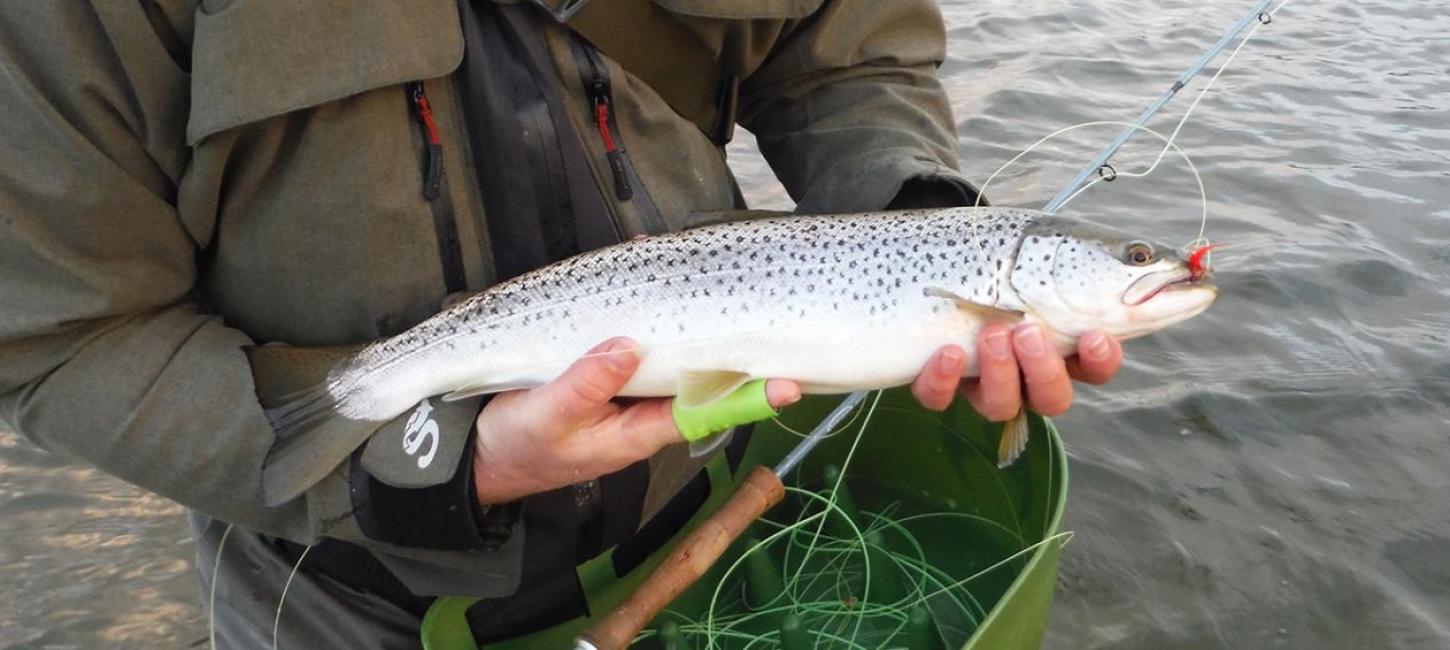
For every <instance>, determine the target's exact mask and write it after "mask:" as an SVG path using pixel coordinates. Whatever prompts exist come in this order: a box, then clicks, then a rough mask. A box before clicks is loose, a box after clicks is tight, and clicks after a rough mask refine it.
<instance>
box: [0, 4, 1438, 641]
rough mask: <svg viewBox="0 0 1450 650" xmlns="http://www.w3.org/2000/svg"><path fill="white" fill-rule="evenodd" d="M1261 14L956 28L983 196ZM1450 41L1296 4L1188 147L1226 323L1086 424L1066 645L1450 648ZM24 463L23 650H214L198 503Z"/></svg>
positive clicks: (1219, 317) (1387, 15)
mask: <svg viewBox="0 0 1450 650" xmlns="http://www.w3.org/2000/svg"><path fill="white" fill-rule="evenodd" d="M1247 4H1248V3H1246V2H1234V3H1212V4H1211V5H1210V4H1209V3H1194V2H1155V3H1153V5H1152V6H1151V7H1146V6H1143V3H1137V2H1128V1H1127V0H1100V1H1098V2H1093V3H1085V2H1073V1H1070V0H1051V1H1048V0H1042V1H1035V2H1008V1H1006V0H993V1H967V0H952V1H949V2H947V3H946V7H945V12H946V15H947V20H948V26H949V29H950V36H951V45H950V61H949V62H948V63H947V65H946V66H945V68H944V70H943V73H944V76H945V79H946V83H947V86H948V89H949V91H950V93H951V96H952V99H953V105H954V107H955V109H956V114H957V116H958V120H959V123H958V127H959V128H960V130H961V134H962V136H961V137H962V140H961V149H962V152H963V156H964V162H965V165H966V168H967V170H968V172H969V174H970V175H971V176H973V177H975V178H979V179H980V178H985V177H986V176H987V174H989V173H991V171H992V170H993V169H995V168H996V167H997V166H998V165H999V164H1001V163H1002V162H1003V161H1005V160H1006V159H1008V158H1010V157H1011V156H1012V155H1013V154H1015V153H1016V152H1017V151H1019V150H1020V149H1021V148H1023V147H1025V146H1027V145H1028V144H1030V143H1031V142H1032V141H1034V140H1036V139H1037V138H1038V137H1040V136H1042V135H1045V134H1046V133H1048V132H1051V131H1053V130H1056V129H1058V128H1061V127H1063V126H1067V125H1070V124H1073V123H1077V122H1083V121H1090V120H1106V119H1131V118H1132V117H1133V116H1135V115H1136V114H1137V113H1138V111H1139V110H1140V108H1141V107H1142V106H1144V105H1146V104H1147V102H1148V101H1150V100H1151V99H1152V98H1153V97H1155V96H1156V95H1157V94H1158V93H1159V92H1161V91H1162V90H1163V88H1164V87H1165V86H1166V85H1167V84H1169V83H1171V80H1172V78H1173V77H1174V76H1176V75H1177V74H1178V73H1179V72H1180V71H1181V70H1182V69H1183V68H1184V67H1186V66H1187V65H1188V64H1189V63H1190V62H1191V61H1192V60H1193V59H1194V58H1195V57H1196V56H1197V55H1198V53H1199V52H1200V51H1201V50H1202V49H1203V48H1204V47H1206V46H1207V45H1208V44H1209V43H1211V42H1212V41H1213V40H1214V39H1215V38H1217V36H1218V34H1219V32H1220V31H1221V30H1222V29H1223V28H1224V27H1226V26H1227V25H1228V24H1229V23H1231V22H1232V21H1233V19H1234V18H1235V17H1236V14H1237V12H1238V11H1240V9H1239V7H1240V6H1242V5H1247ZM1225 5H1230V6H1225ZM1447 35H1450V3H1447V2H1444V1H1440V0H1436V1H1426V0H1412V1H1397V2H1390V1H1389V0H1374V1H1369V2H1350V1H1348V0H1331V1H1326V2H1310V1H1308V0H1298V1H1297V2H1296V3H1295V4H1290V5H1289V6H1288V7H1287V8H1285V9H1284V10H1283V12H1282V13H1281V14H1279V16H1278V18H1277V19H1276V20H1275V21H1274V23H1273V24H1272V25H1270V26H1269V27H1266V28H1264V29H1263V30H1261V31H1260V36H1259V37H1258V39H1257V40H1256V42H1255V43H1254V44H1252V45H1250V46H1249V48H1247V49H1246V50H1245V51H1244V53H1243V54H1242V55H1241V56H1240V58H1239V60H1238V62H1237V63H1236V66H1235V68H1234V69H1233V70H1231V71H1229V72H1228V73H1226V74H1225V75H1224V77H1223V79H1222V80H1221V81H1220V85H1219V87H1218V88H1217V89H1216V90H1215V92H1214V93H1213V94H1211V95H1210V96H1209V97H1208V98H1207V99H1206V100H1205V101H1204V103H1203V105H1202V106H1201V107H1200V108H1199V111H1198V112H1197V113H1196V114H1195V116H1194V118H1193V119H1192V121H1191V122H1190V124H1189V126H1188V128H1186V129H1185V130H1184V132H1183V135H1182V137H1181V139H1180V143H1181V144H1183V145H1184V147H1185V148H1186V149H1187V150H1188V151H1189V153H1190V155H1192V156H1193V157H1194V160H1195V162H1196V163H1197V164H1198V165H1199V168H1200V170H1201V172H1202V173H1203V175H1204V180H1205V182H1206V183H1207V185H1208V193H1209V199H1210V211H1211V212H1210V222H1209V231H1208V232H1209V236H1210V237H1212V238H1213V239H1214V240H1215V241H1217V242H1220V243H1222V244H1224V245H1225V248H1224V249H1223V250H1222V252H1221V253H1219V254H1217V255H1216V257H1217V259H1216V265H1217V267H1218V271H1219V273H1218V278H1219V284H1221V285H1222V286H1223V287H1224V294H1223V298H1221V299H1220V301H1219V303H1218V304H1217V305H1215V306H1214V308H1213V309H1212V310H1210V311H1209V312H1208V313H1207V314H1205V315H1203V316H1200V317H1199V318H1197V319H1195V320H1194V321H1192V322H1190V323H1188V324H1186V325H1183V326H1180V327H1178V328H1176V329H1173V330H1171V331H1168V332H1163V333H1160V334H1156V335H1154V336H1152V337H1150V338H1148V339H1144V340H1142V341H1135V342H1133V343H1132V344H1130V345H1129V355H1128V365H1127V367H1126V369H1125V370H1124V372H1123V373H1122V375H1121V376H1120V378H1119V379H1118V380H1117V381H1116V382H1114V383H1113V385H1112V386H1111V387H1110V388H1108V389H1103V390H1091V391H1084V394H1082V395H1081V397H1080V400H1079V403H1078V405H1077V406H1076V407H1075V408H1074V409H1073V411H1072V413H1070V414H1069V415H1068V416H1066V417H1064V418H1062V419H1061V420H1060V422H1059V424H1060V425H1061V427H1062V428H1063V430H1064V431H1065V434H1066V437H1067V441H1068V445H1069V450H1070V453H1071V458H1072V476H1073V482H1072V493H1071V502H1070V504H1069V515H1068V522H1067V525H1068V527H1069V528H1071V529H1073V530H1076V531H1077V537H1076V538H1075V539H1074V541H1073V542H1072V544H1071V545H1070V546H1069V547H1068V550H1067V553H1066V555H1065V558H1064V564H1063V570H1062V580H1061V588H1060V590H1059V595H1058V600H1057V604H1056V606H1055V609H1054V613H1053V619H1052V624H1051V628H1050V630H1049V634H1048V641H1047V647H1048V648H1052V649H1058V648H1127V649H1133V650H1136V649H1144V650H1146V649H1149V648H1271V647H1286V648H1356V649H1358V648H1445V647H1450V498H1447V495H1450V346H1447V345H1446V337H1447V336H1450V327H1447V326H1450V288H1447V287H1450V208H1447V207H1446V205H1445V202H1446V200H1447V199H1450V36H1447ZM1186 105H1187V101H1186V100H1185V99H1180V100H1179V101H1178V102H1176V103H1175V104H1174V105H1173V106H1172V107H1171V108H1170V110H1169V111H1168V112H1167V113H1166V114H1165V116H1164V117H1162V118H1161V119H1160V121H1158V122H1155V124H1156V125H1165V124H1166V125H1169V126H1168V128H1171V123H1172V119H1173V118H1174V117H1176V116H1177V115H1178V114H1179V113H1180V111H1182V110H1183V109H1184V108H1185V107H1186ZM1112 135H1113V133H1112V132H1111V131H1110V130H1097V131H1092V130H1084V131H1079V132H1077V133H1074V134H1072V135H1071V136H1069V137H1067V138H1064V139H1062V140H1060V141H1057V142H1054V143H1052V144H1050V145H1049V146H1046V147H1045V148H1044V149H1043V150H1042V155H1040V156H1034V157H1031V158H1029V159H1027V160H1026V161H1024V162H1025V164H1024V165H1022V166H1020V167H1018V168H1016V169H1014V170H1011V171H1010V172H1009V173H1007V174H1005V175H1004V176H1003V177H1002V178H1000V179H999V181H998V183H997V184H996V185H995V186H994V187H993V189H992V191H991V192H990V195H991V197H992V198H993V200H994V201H996V202H997V203H999V204H1004V205H1023V206H1040V205H1041V204H1042V203H1043V202H1045V201H1046V200H1047V199H1048V198H1050V197H1051V195H1052V194H1053V193H1055V192H1056V190H1057V188H1058V186H1060V185H1061V184H1062V183H1063V182H1065V181H1066V180H1067V179H1068V178H1069V177H1070V176H1071V175H1072V173H1073V172H1075V171H1076V168H1077V166H1078V165H1081V164H1083V162H1084V161H1086V160H1087V159H1088V158H1090V157H1091V155H1092V154H1093V153H1094V152H1095V151H1096V149H1097V148H1098V147H1099V146H1101V145H1102V144H1103V143H1104V142H1106V141H1107V140H1108V139H1109V138H1111V136H1112ZM1146 142H1147V141H1146V140H1144V141H1143V144H1140V145H1138V146H1136V147H1133V146H1131V145H1130V148H1128V149H1127V150H1125V151H1124V152H1123V153H1122V154H1121V155H1120V156H1119V157H1118V159H1117V163H1118V166H1119V167H1120V168H1124V169H1132V168H1136V167H1139V166H1142V165H1143V164H1144V163H1145V162H1146V160H1147V159H1150V158H1151V155H1152V154H1156V150H1154V149H1152V147H1150V146H1148V145H1147V144H1146ZM732 153H733V154H735V155H736V167H737V169H738V170H739V171H740V173H741V177H742V181H743V184H744V185H745V187H746V189H747V194H748V195H749V196H751V197H752V198H753V200H754V203H756V204H757V205H758V206H762V207H770V206H774V207H788V206H789V199H788V198H786V197H785V196H784V193H783V192H782V191H781V190H780V189H779V188H778V187H777V186H775V185H774V184H773V183H772V182H770V181H769V179H768V175H767V174H768V172H767V170H766V168H765V166H764V164H763V163H761V162H760V161H759V160H758V159H757V158H755V157H753V155H752V154H751V152H750V151H749V143H748V139H744V140H742V142H741V143H740V144H738V145H736V146H735V147H733V150H732ZM1195 192H1196V189H1195V187H1194V186H1193V184H1192V180H1191V178H1190V177H1189V176H1188V175H1187V174H1186V173H1184V169H1183V167H1182V165H1179V164H1165V166H1164V167H1163V168H1162V169H1161V170H1160V172H1159V173H1158V174H1156V175H1155V176H1154V177H1153V178H1152V179H1151V180H1146V181H1133V180H1128V179H1124V180H1121V181H1119V182H1115V183H1113V184H1112V185H1103V186H1099V187H1098V188H1096V189H1094V190H1093V191H1092V192H1090V193H1089V194H1087V195H1084V196H1083V197H1082V198H1080V199H1079V200H1078V201H1077V202H1075V203H1074V204H1073V205H1072V206H1071V207H1070V208H1069V209H1068V210H1067V211H1066V213H1065V214H1069V215H1095V218H1098V219H1100V220H1102V221H1104V222H1107V223H1110V224H1112V225H1115V226H1117V227H1119V228H1125V229H1129V230H1133V231H1137V232H1141V233H1143V234H1144V235H1145V236H1146V237H1150V238H1152V239H1158V240H1166V241H1173V242H1181V241H1187V240H1188V239H1189V238H1191V237H1192V236H1193V235H1194V234H1195V232H1196V230H1197V214H1198V212H1197V211H1198V207H1197V204H1196V198H1195ZM0 468H3V470H0V522H3V524H0V525H3V527H0V585H3V587H0V589H3V591H0V646H5V647H9V646H27V645H36V646H55V647H64V646H80V645H86V646H97V645H101V646H107V647H176V646H181V645H187V644H191V643H195V642H199V641H201V640H202V639H203V638H204V636H205V628H204V625H203V624H202V621H201V620H200V618H199V615H198V613H197V608H196V606H195V604H194V603H195V596H194V589H193V586H192V582H191V576H190V573H189V568H188V567H187V562H188V561H189V559H190V557H191V546H190V542H189V541H188V539H187V533H186V531H185V529H184V526H183V524H182V521H181V517H180V510H179V509H178V508H176V507H175V506H172V505H170V504H168V503H167V502H166V501H164V500H162V499H159V498H156V497H152V496H147V495H145V494H143V493H141V492H139V491H137V490H135V489H133V488H129V487H127V486H125V485H122V484H120V483H118V482H116V481H114V480H112V479H108V478H106V477H104V476H101V475H99V474H98V473H96V472H94V471H90V470H86V469H78V468H76V467H73V466H70V465H68V464H66V463H65V462H64V461H61V460H58V459H56V458H54V457H51V456H49V455H47V454H45V453H43V452H40V451H37V450H35V449H34V448H33V447H31V446H29V445H28V444H27V443H25V442H23V441H20V440H17V439H16V438H15V436H13V435H11V434H8V433H0Z"/></svg>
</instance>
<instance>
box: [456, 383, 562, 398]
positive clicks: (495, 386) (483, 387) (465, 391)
mask: <svg viewBox="0 0 1450 650" xmlns="http://www.w3.org/2000/svg"><path fill="white" fill-rule="evenodd" d="M538 387H539V383H538V382H535V381H497V382H493V383H482V384H472V385H469V386H460V387H459V388H458V389H457V390H454V391H453V392H451V393H448V394H447V395H444V396H443V398H442V399H443V401H445V402H456V401H458V400H461V399H468V398H470V397H478V396H479V395H491V394H493V393H502V392H505V391H511V390H524V389H526V388H538Z"/></svg>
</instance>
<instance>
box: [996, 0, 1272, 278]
mask: <svg viewBox="0 0 1450 650" xmlns="http://www.w3.org/2000/svg"><path fill="white" fill-rule="evenodd" d="M1289 2H1290V0H1283V2H1280V3H1279V4H1278V5H1276V6H1274V7H1273V8H1271V9H1268V10H1265V11H1263V12H1261V13H1259V14H1258V17H1257V19H1256V23H1257V24H1255V25H1254V26H1253V27H1252V28H1250V29H1249V31H1248V33H1247V34H1245V35H1244V37H1243V38H1242V39H1240V40H1239V43H1238V45H1237V46H1235V47H1234V48H1233V50H1232V51H1231V52H1230V53H1229V55H1228V58H1226V59H1224V62H1223V63H1222V64H1221V65H1219V67H1218V70H1217V71H1215V72H1214V74H1213V76H1212V77H1210V78H1209V80H1208V81H1207V82H1206V83H1205V84H1204V85H1203V88H1201V89H1199V91H1198V93H1197V95H1196V96H1195V97H1194V98H1193V101H1192V102H1191V103H1190V104H1189V106H1188V108H1187V110H1185V111H1184V113H1183V116H1182V117H1181V118H1179V120H1178V122H1177V124H1176V125H1175V126H1174V128H1173V132H1172V133H1171V134H1170V135H1168V136H1166V137H1165V136H1164V135H1162V134H1161V133H1159V132H1157V131H1155V130H1153V129H1151V128H1148V127H1147V126H1144V125H1141V124H1133V123H1126V122H1118V121H1094V122H1084V123H1081V124H1075V125H1072V126H1069V127H1065V128H1062V129H1058V130H1057V131H1054V132H1052V133H1049V134H1047V135H1046V136H1043V137H1042V138H1041V139H1039V140H1038V141H1036V142H1034V143H1032V145H1031V146H1029V147H1027V148H1026V149H1023V150H1022V151H1021V152H1019V153H1018V154H1017V155H1015V156H1013V157H1012V158H1011V159H1009V160H1008V161H1007V162H1005V163H1003V164H1002V166H1000V167H998V168H997V170H996V171H994V172H992V174H991V175H990V176H988V177H987V180H986V182H984V183H983V184H982V189H981V191H980V192H979V193H978V194H977V199H976V202H975V203H974V205H973V207H980V205H981V200H982V196H983V195H985V194H986V189H987V186H989V185H991V183H992V181H993V180H995V179H996V178H997V176H998V175H999V174H1001V173H1002V172H1003V171H1004V170H1006V169H1007V168H1009V167H1011V166H1012V165H1014V164H1016V163H1017V162H1018V161H1019V160H1021V159H1022V158H1023V157H1024V156H1026V155H1027V154H1028V153H1030V152H1032V151H1033V150H1035V149H1036V148H1037V147H1039V146H1041V145H1042V144H1043V143H1045V142H1047V141H1049V140H1052V139H1054V138H1057V137H1059V136H1061V135H1064V134H1066V133H1068V132H1070V131H1074V130H1077V129H1079V128H1085V127H1090V126H1103V125H1117V126H1125V127H1128V128H1130V129H1134V130H1138V131H1143V132H1147V133H1150V134H1152V135H1153V136H1155V137H1157V138H1158V139H1159V140H1161V141H1163V148H1162V149H1160V150H1159V151H1158V155H1157V156H1156V157H1154V159H1153V162H1152V163H1151V164H1149V165H1148V167H1147V168H1145V169H1143V170H1142V171H1139V172H1128V171H1118V170H1117V169H1116V168H1115V167H1113V166H1112V165H1111V164H1109V163H1108V162H1106V161H1105V162H1104V163H1103V165H1102V166H1100V167H1099V168H1098V177H1097V178H1095V179H1093V180H1091V181H1089V182H1088V183H1087V184H1085V185H1083V186H1082V187H1079V188H1077V189H1075V190H1073V191H1072V193H1071V194H1069V195H1068V196H1067V197H1066V198H1065V199H1063V200H1062V201H1061V202H1059V203H1057V205H1056V208H1055V209H1061V208H1062V207H1065V206H1066V205H1067V204H1068V203H1070V202H1071V201H1072V200H1073V199H1075V198H1077V197H1078V196H1079V195H1081V194H1082V193H1083V192H1085V191H1087V190H1088V188H1091V187H1093V186H1094V185H1097V184H1098V183H1102V182H1111V181H1113V180H1115V179H1117V178H1118V177H1120V176H1126V177H1129V178H1143V177H1146V176H1148V175H1149V174H1152V173H1153V172H1154V171H1155V170H1156V169H1157V168H1158V165H1159V164H1161V163H1162V162H1163V159H1164V157H1165V156H1166V155H1167V154H1168V151H1169V150H1170V149H1172V150H1173V151H1175V152H1176V153H1178V155H1179V156H1180V157H1182V158H1183V160H1184V162H1185V163H1186V164H1187V165H1188V167H1189V170H1190V171H1191V172H1192V174H1193V177H1194V180H1195V181H1196V182H1197V184H1198V189H1199V196H1200V200H1201V202H1202V214H1201V217H1200V219H1199V229H1198V236H1197V237H1195V238H1194V239H1193V240H1192V241H1190V242H1189V243H1188V244H1187V245H1186V248H1188V249H1189V250H1195V249H1202V248H1206V247H1208V246H1209V245H1210V242H1209V240H1208V238H1207V236H1206V232H1207V228H1208V195H1207V192H1206V191H1205V190H1204V185H1203V178H1202V176H1201V175H1200V174H1199V172H1198V169H1197V167H1196V166H1195V165H1194V164H1193V160H1192V159H1191V158H1190V157H1189V156H1188V154H1187V153H1186V152H1184V150H1183V149H1182V148H1181V147H1179V146H1178V145H1177V139H1178V135H1179V134H1180V133H1181V132H1182V131H1183V127H1184V126H1185V125H1186V124H1187V123H1188V119H1189V117H1191V116H1192V115H1193V112H1194V111H1195V110H1196V109H1197V108H1198V105H1199V104H1200V103H1201V102H1202V101H1203V98H1204V96H1206V95H1207V94H1208V91H1209V90H1211V89H1212V88H1213V86H1214V84H1216V83H1217V82H1218V79H1219V77H1221V76H1223V73H1224V72H1225V71H1227V70H1228V69H1229V68H1230V66H1231V65H1232V64H1233V62H1234V59H1236V58H1238V55H1239V53H1240V52H1241V51H1243V49H1244V47H1245V46H1247V45H1248V44H1249V42H1250V41H1251V40H1253V38H1254V35H1255V34H1256V33H1257V32H1258V31H1259V29H1261V28H1262V27H1263V26H1264V25H1267V24H1269V23H1270V22H1272V20H1273V16H1274V14H1275V13H1277V12H1278V11H1279V10H1280V9H1283V8H1284V5H1286V4H1289ZM1054 211H1055V210H1054ZM1204 262H1205V264H1210V263H1211V260H1210V259H1205V260H1204Z"/></svg>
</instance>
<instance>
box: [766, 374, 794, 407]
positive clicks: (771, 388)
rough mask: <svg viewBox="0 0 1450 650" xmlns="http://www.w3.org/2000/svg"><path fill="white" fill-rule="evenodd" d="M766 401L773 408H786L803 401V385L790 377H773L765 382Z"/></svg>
mask: <svg viewBox="0 0 1450 650" xmlns="http://www.w3.org/2000/svg"><path fill="white" fill-rule="evenodd" d="M765 401H767V402H770V407H771V408H777V409H778V408H785V407H787V406H790V405H791V404H794V403H796V402H799V401H801V387H800V384H797V383H795V382H793V381H791V380H789V379H771V380H769V381H767V382H765Z"/></svg>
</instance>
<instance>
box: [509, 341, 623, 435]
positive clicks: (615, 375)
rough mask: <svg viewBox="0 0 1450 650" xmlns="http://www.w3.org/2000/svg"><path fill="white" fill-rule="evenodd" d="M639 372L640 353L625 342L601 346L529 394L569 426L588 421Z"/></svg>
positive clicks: (606, 343) (601, 344)
mask: <svg viewBox="0 0 1450 650" xmlns="http://www.w3.org/2000/svg"><path fill="white" fill-rule="evenodd" d="M637 369H639V352H638V350H637V348H636V346H635V344H634V341H631V340H629V339H627V338H622V337H621V338H613V339H609V340H608V341H605V342H603V343H600V344H599V345H597V346H595V347H594V349H592V350H590V351H589V352H587V353H585V355H584V356H583V357H581V358H580V359H579V360H578V361H575V362H574V364H573V365H571V366H569V368H568V369H567V370H565V371H564V374H562V375H559V377H558V378H557V379H555V380H554V381H551V382H549V383H547V384H544V385H543V386H540V387H539V388H537V389H535V390H533V391H532V398H533V399H537V400H540V403H541V405H547V406H548V407H549V408H550V409H551V411H552V412H554V413H557V414H558V416H559V417H560V418H561V419H563V420H565V421H567V422H571V423H577V422H579V421H582V420H587V419H589V418H591V417H593V416H594V414H595V412H596V411H598V410H599V408H600V407H602V406H604V405H605V404H607V403H608V402H609V400H612V399H614V396H615V395H618V394H619V391H620V390H621V389H623V388H624V385H625V384H627V383H629V378H630V377H633V376H634V371H635V370H637Z"/></svg>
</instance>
